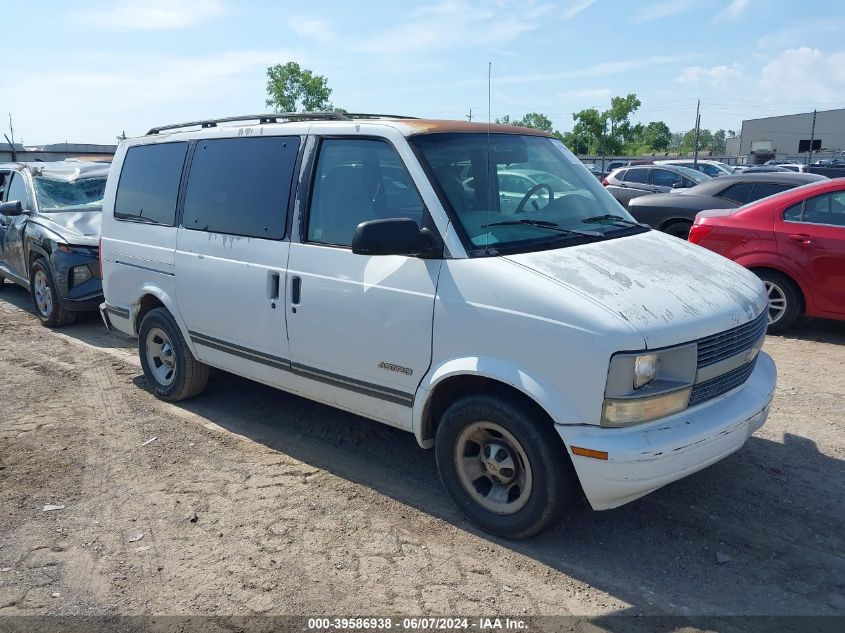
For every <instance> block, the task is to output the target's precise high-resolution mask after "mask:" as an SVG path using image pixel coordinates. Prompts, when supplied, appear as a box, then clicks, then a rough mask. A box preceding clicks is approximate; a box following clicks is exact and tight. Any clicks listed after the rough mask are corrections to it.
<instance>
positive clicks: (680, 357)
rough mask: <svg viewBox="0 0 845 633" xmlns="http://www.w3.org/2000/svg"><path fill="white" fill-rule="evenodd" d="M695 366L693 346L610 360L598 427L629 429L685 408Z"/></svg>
mask: <svg viewBox="0 0 845 633" xmlns="http://www.w3.org/2000/svg"><path fill="white" fill-rule="evenodd" d="M697 365H698V347H697V345H696V344H695V343H691V344H687V345H680V346H677V347H672V348H668V349H664V350H657V351H654V352H633V353H630V352H623V353H620V354H614V355H613V356H612V357H611V359H610V369H609V370H608V374H607V386H606V387H605V398H604V403H603V406H602V415H601V425H602V426H610V427H620V426H630V425H632V424H641V423H643V422H650V421H651V420H656V419H658V418H663V417H666V416H668V415H672V414H673V413H678V412H679V411H683V410H684V409H686V408H687V405H688V403H689V396H690V392H691V391H692V385H693V383H695V373H696V370H697Z"/></svg>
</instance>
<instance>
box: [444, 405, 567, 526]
mask: <svg viewBox="0 0 845 633" xmlns="http://www.w3.org/2000/svg"><path fill="white" fill-rule="evenodd" d="M435 454H436V457H437V467H438V470H439V471H440V478H441V479H442V481H443V485H444V486H445V488H446V490H447V491H448V493H449V495H450V496H451V497H452V499H453V501H454V502H455V503H456V504H457V505H458V507H459V508H460V509H461V511H463V513H464V514H465V515H466V516H467V517H468V518H469V519H470V520H471V521H472V522H474V523H475V524H476V525H478V526H479V527H480V528H481V529H483V530H485V531H487V532H490V533H492V534H496V535H498V536H503V537H506V538H528V537H530V536H534V535H535V534H538V533H540V532H542V531H543V530H545V529H546V528H547V527H549V526H550V525H552V524H553V523H555V522H556V521H557V520H558V519H559V518H560V517H561V516H562V514H563V513H564V511H565V510H566V509H567V508H568V507H570V506H571V505H572V503H573V501H574V499H575V496H576V492H577V484H576V475H575V472H574V470H573V468H572V464H571V462H570V461H569V458H568V456H567V454H566V452H565V449H564V446H563V443H562V442H561V439H560V437H558V435H557V434H556V433H555V432H554V430H553V428H552V426H551V425H550V424H549V423H548V421H547V420H544V419H538V416H537V415H535V414H534V412H533V411H531V410H530V409H529V408H528V407H525V406H523V405H521V404H520V403H518V402H512V401H510V400H506V399H503V398H500V397H496V396H492V395H486V394H478V395H473V396H467V397H465V398H462V399H460V400H458V401H456V402H455V403H453V404H452V405H451V406H450V407H449V408H448V409H447V410H446V412H445V413H444V414H443V417H442V419H441V421H440V424H439V426H438V428H437V435H436V438H435Z"/></svg>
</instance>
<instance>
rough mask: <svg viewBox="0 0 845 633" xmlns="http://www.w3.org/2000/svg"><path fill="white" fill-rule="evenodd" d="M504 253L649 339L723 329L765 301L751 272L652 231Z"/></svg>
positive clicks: (656, 342) (665, 340)
mask: <svg viewBox="0 0 845 633" xmlns="http://www.w3.org/2000/svg"><path fill="white" fill-rule="evenodd" d="M507 259H510V260H513V261H515V262H517V263H519V264H521V265H523V266H526V267H528V268H531V269H533V270H535V271H536V272H538V273H540V274H542V275H544V276H546V277H549V278H551V279H553V280H555V281H557V282H558V283H560V284H561V285H562V286H564V287H568V288H571V289H572V290H575V291H578V292H581V293H583V294H587V295H589V296H591V297H593V298H594V299H595V300H596V301H597V302H599V303H601V304H602V305H604V306H605V307H607V308H608V309H610V310H612V311H613V312H615V313H616V314H618V315H619V316H620V317H621V318H622V319H624V320H626V321H628V322H629V323H631V324H632V325H633V326H635V327H636V328H637V329H638V330H640V331H641V332H642V334H643V336H644V337H645V338H646V341H647V342H648V345H649V347H660V346H665V345H674V344H677V343H682V342H686V341H690V340H694V339H697V338H701V337H702V336H708V335H710V334H715V333H717V332H721V331H724V330H728V329H730V328H732V327H735V326H736V325H741V324H743V323H746V322H748V321H750V320H752V319H754V318H755V317H756V316H757V315H758V314H760V311H761V310H763V308H764V306H765V294H764V291H763V287H762V284H761V283H760V281H759V279H757V277H756V276H755V275H754V274H753V273H751V272H749V271H748V270H746V269H744V268H742V267H741V266H739V265H737V264H735V263H733V262H730V261H728V260H726V259H724V258H722V257H720V256H718V255H715V254H714V253H711V252H710V251H707V250H705V249H702V248H699V247H697V246H694V245H692V244H689V243H687V242H684V241H682V240H679V239H677V238H674V237H671V236H668V235H665V234H662V233H659V232H657V231H651V232H649V233H643V234H640V235H633V236H629V237H624V238H618V239H615V240H608V241H603V242H596V243H592V244H585V245H581V246H573V247H569V248H562V249H557V250H551V251H540V252H535V253H524V254H519V255H511V256H508V257H507Z"/></svg>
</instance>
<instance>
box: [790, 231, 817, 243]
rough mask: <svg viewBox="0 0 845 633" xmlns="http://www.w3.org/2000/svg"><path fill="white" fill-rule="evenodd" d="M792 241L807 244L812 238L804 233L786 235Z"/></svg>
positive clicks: (811, 241)
mask: <svg viewBox="0 0 845 633" xmlns="http://www.w3.org/2000/svg"><path fill="white" fill-rule="evenodd" d="M787 237H788V238H789V239H791V240H792V241H793V242H800V243H801V244H805V245H809V244H812V243H813V238H812V237H810V236H809V235H807V234H806V233H792V234H790V235H788V236H787Z"/></svg>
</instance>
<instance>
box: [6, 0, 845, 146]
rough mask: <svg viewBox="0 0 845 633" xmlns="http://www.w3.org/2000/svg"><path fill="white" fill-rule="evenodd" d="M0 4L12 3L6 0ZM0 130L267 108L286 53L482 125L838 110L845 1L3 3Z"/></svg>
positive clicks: (671, 120)
mask: <svg viewBox="0 0 845 633" xmlns="http://www.w3.org/2000/svg"><path fill="white" fill-rule="evenodd" d="M4 4H6V3H4ZM3 22H4V29H3V31H4V33H5V41H6V45H5V49H6V55H5V60H6V64H5V65H4V69H3V76H2V79H0V128H2V130H3V132H6V133H8V132H9V125H8V124H9V121H8V116H7V113H11V114H12V117H13V120H14V129H15V139H16V140H22V141H23V142H24V143H25V144H27V145H34V144H43V143H55V142H64V141H69V142H77V143H113V142H115V137H116V136H117V135H119V134H121V133H122V132H124V131H125V133H126V134H127V135H129V136H138V135H142V134H144V133H145V132H146V130H148V129H149V128H150V127H153V126H155V125H162V124H166V123H173V122H181V121H189V120H196V119H200V118H214V117H221V116H227V115H237V114H253V113H261V112H265V111H266V110H267V108H266V106H265V103H264V101H265V98H266V69H267V67H268V66H271V65H273V64H277V63H281V64H284V63H286V62H288V61H296V62H298V63H299V64H301V65H302V66H304V67H306V68H309V69H311V70H312V71H314V72H315V73H318V74H321V75H324V76H326V77H327V78H328V81H329V86H330V87H331V88H332V90H333V92H332V97H331V98H332V102H333V103H334V104H335V105H337V106H339V107H343V108H345V109H346V110H348V111H351V112H377V113H385V112H386V113H393V114H404V115H410V116H421V117H431V118H450V119H460V118H465V117H466V116H467V115H468V114H469V112H470V110H471V111H472V116H473V119H474V120H482V121H484V120H487V117H488V106H487V103H488V90H487V70H488V62H491V63H492V90H491V94H490V97H491V103H492V108H491V112H490V114H491V116H492V118H493V119H495V118H496V117H501V116H503V115H506V114H508V115H510V116H511V117H519V116H522V115H523V114H525V113H526V112H532V111H534V112H542V113H544V114H546V115H547V116H549V117H550V118H551V119H552V121H553V122H554V124H555V128H556V129H558V130H560V131H567V130H569V129H571V127H572V123H573V121H572V113H573V112H576V111H578V110H581V109H584V108H589V107H596V108H599V109H605V108H607V107H608V106H609V103H610V98H611V97H612V96H615V95H625V94H628V93H631V92H633V93H636V94H637V96H638V97H639V98H640V100H641V101H642V107H641V108H640V110H639V111H638V112H637V113H636V115H635V116H634V117H633V119H634V120H635V121H640V122H643V123H647V122H649V121H660V120H662V121H665V122H666V123H667V124H668V125H669V127H670V128H671V129H672V130H673V131H685V130H688V129H690V128H692V127H693V126H694V123H695V108H696V101H697V100H698V99H701V125H702V127H705V128H710V129H712V130H716V129H719V128H724V129H735V130H739V127H740V125H741V121H742V120H743V119H749V118H757V117H760V116H771V115H777V114H789V113H795V112H806V111H810V110H813V109H814V108H818V109H819V110H825V109H832V108H837V107H845V42H843V40H842V37H841V28H842V24H843V23H845V2H842V1H841V0H812V1H811V2H798V1H797V0H636V1H634V0H560V1H558V2H546V1H543V0H479V1H472V0H430V1H429V2H403V1H401V0H393V1H389V2H382V1H381V0H370V1H368V2H366V3H364V2H349V0H346V1H339V2H336V1H334V0H322V1H319V2H316V1H315V2H303V1H302V0H299V1H298V2H283V1H276V2H270V1H269V0H141V1H139V0H88V1H86V2H66V1H59V0H42V1H40V2H37V3H36V2H12V3H8V5H7V6H5V7H4V10H3Z"/></svg>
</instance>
